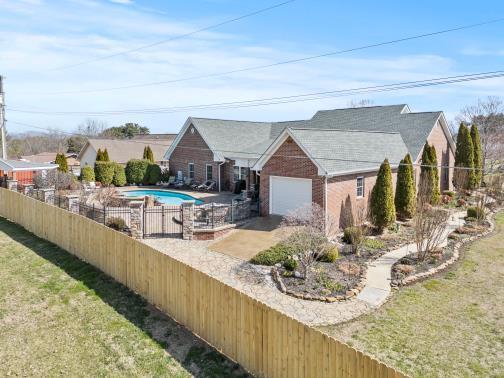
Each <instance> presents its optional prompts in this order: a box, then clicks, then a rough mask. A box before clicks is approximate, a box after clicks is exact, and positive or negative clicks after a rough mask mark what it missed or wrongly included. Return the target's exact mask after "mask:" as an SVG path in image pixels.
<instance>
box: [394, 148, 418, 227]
mask: <svg viewBox="0 0 504 378" xmlns="http://www.w3.org/2000/svg"><path fill="white" fill-rule="evenodd" d="M414 174H415V173H414V171H413V163H412V161H411V155H410V154H407V155H406V156H405V157H404V159H402V160H401V164H400V165H399V170H398V172H397V185H396V192H395V198H394V202H395V208H396V213H397V215H398V216H399V217H400V218H401V219H407V218H411V217H413V215H415V209H416V187H415V178H414Z"/></svg>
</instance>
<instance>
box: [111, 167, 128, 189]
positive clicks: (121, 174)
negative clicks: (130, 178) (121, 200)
mask: <svg viewBox="0 0 504 378" xmlns="http://www.w3.org/2000/svg"><path fill="white" fill-rule="evenodd" d="M112 184H114V186H124V185H126V172H125V170H124V167H123V166H122V165H121V164H119V163H114V178H113V179H112Z"/></svg>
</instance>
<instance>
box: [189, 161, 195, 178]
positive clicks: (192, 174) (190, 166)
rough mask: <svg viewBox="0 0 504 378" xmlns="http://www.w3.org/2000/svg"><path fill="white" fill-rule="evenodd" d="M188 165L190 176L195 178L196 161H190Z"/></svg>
mask: <svg viewBox="0 0 504 378" xmlns="http://www.w3.org/2000/svg"><path fill="white" fill-rule="evenodd" d="M188 166H189V169H188V172H189V178H190V179H193V178H194V163H189V164H188Z"/></svg>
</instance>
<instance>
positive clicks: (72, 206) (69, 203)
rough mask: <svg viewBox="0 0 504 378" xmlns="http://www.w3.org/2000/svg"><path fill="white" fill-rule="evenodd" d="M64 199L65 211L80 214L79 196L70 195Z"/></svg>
mask: <svg viewBox="0 0 504 378" xmlns="http://www.w3.org/2000/svg"><path fill="white" fill-rule="evenodd" d="M64 198H65V199H64V201H65V209H67V210H68V211H70V212H72V213H76V214H79V203H80V196H79V195H78V194H68V195H66V196H65V197H64Z"/></svg>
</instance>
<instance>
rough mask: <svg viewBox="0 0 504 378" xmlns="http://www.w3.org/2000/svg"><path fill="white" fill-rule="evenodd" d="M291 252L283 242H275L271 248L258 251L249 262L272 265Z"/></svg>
mask: <svg viewBox="0 0 504 378" xmlns="http://www.w3.org/2000/svg"><path fill="white" fill-rule="evenodd" d="M292 254H293V252H292V249H291V248H289V247H287V246H286V245H284V244H280V243H279V244H276V245H274V246H273V247H271V248H268V249H266V250H264V251H261V252H259V253H258V254H257V255H256V256H254V257H253V258H252V259H251V260H250V262H251V263H252V264H257V265H268V266H272V265H275V264H278V263H283V262H284V261H285V260H287V259H288V258H289V257H291V256H292Z"/></svg>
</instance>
